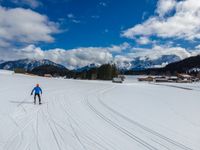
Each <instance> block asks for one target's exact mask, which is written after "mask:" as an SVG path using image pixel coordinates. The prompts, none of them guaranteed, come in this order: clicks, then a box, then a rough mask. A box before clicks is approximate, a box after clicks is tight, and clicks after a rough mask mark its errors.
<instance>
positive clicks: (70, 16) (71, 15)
mask: <svg viewBox="0 0 200 150" xmlns="http://www.w3.org/2000/svg"><path fill="white" fill-rule="evenodd" d="M67 18H70V19H71V18H75V16H74V14H72V13H70V14H68V15H67Z"/></svg>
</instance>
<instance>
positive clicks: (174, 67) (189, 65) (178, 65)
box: [126, 55, 200, 75]
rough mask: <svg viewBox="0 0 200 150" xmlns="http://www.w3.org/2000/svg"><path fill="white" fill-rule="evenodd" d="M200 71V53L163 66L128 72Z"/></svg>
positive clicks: (173, 72)
mask: <svg viewBox="0 0 200 150" xmlns="http://www.w3.org/2000/svg"><path fill="white" fill-rule="evenodd" d="M198 72H200V55H198V56H193V57H189V58H186V59H184V60H181V61H178V62H173V63H170V64H168V65H166V66H165V67H163V68H149V69H144V70H129V71H127V72H126V74H153V75H161V74H176V73H190V74H195V75H196V74H197V73H198Z"/></svg>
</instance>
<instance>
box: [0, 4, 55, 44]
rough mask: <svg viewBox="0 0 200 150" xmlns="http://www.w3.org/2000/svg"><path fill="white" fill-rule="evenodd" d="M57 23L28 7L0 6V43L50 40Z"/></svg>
mask: <svg viewBox="0 0 200 150" xmlns="http://www.w3.org/2000/svg"><path fill="white" fill-rule="evenodd" d="M58 31H59V29H58V25H57V24H56V23H54V22H51V21H49V20H48V18H47V17H46V16H45V15H41V14H39V13H37V12H34V11H32V10H30V9H23V8H13V9H6V8H4V7H1V6H0V41H1V43H0V45H1V44H2V43H4V44H5V43H7V45H8V44H11V43H13V42H14V43H15V44H17V43H23V44H25V43H36V42H52V41H54V38H53V37H52V36H51V35H52V34H53V33H56V32H58Z"/></svg>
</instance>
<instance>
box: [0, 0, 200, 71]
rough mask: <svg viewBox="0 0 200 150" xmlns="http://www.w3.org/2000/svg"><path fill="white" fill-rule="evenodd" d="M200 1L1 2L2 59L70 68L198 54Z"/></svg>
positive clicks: (34, 0) (95, 0)
mask: <svg viewBox="0 0 200 150" xmlns="http://www.w3.org/2000/svg"><path fill="white" fill-rule="evenodd" d="M199 12H200V2H198V1H196V0H117V1H116V0H84V1H83V0H59V1H57V0H0V52H1V56H0V59H4V60H13V59H21V58H31V59H44V58H46V59H50V60H52V61H55V62H57V63H61V64H63V65H65V66H66V67H68V68H76V67H81V66H84V65H88V64H90V63H97V64H103V63H109V62H113V61H114V62H115V63H117V64H119V65H121V66H123V65H127V64H129V62H131V61H132V60H133V59H134V58H136V57H140V58H141V59H143V58H144V57H148V58H149V59H157V58H159V57H161V56H162V55H177V56H179V57H180V58H181V59H183V58H186V57H189V56H193V55H197V54H200V44H199V41H200V13H199Z"/></svg>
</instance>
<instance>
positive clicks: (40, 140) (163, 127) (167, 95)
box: [0, 74, 200, 150]
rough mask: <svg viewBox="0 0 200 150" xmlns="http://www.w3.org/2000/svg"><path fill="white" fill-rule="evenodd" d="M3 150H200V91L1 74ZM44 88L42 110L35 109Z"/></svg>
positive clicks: (130, 82) (131, 80) (0, 139)
mask: <svg viewBox="0 0 200 150" xmlns="http://www.w3.org/2000/svg"><path fill="white" fill-rule="evenodd" d="M0 83H1V84H0V91H1V92H0V96H1V100H0V120H1V121H0V150H199V149H200V143H199V141H200V119H199V114H200V109H199V106H200V100H199V97H200V88H199V87H200V86H199V84H194V85H190V88H191V89H193V90H188V89H183V88H179V86H183V87H187V86H188V85H187V84H181V85H176V84H175V85H176V86H177V87H175V85H174V86H171V85H170V86H166V85H154V84H148V83H138V82H136V81H135V78H131V77H128V81H126V83H125V84H123V85H119V84H112V83H110V82H107V81H106V82H103V81H78V80H64V79H48V78H40V77H31V76H23V75H2V74H0ZM36 83H40V85H41V87H42V88H43V91H44V92H43V95H42V100H43V105H41V106H39V105H33V103H32V102H33V97H31V96H30V91H31V90H32V87H33V86H34V85H35V84H36Z"/></svg>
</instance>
